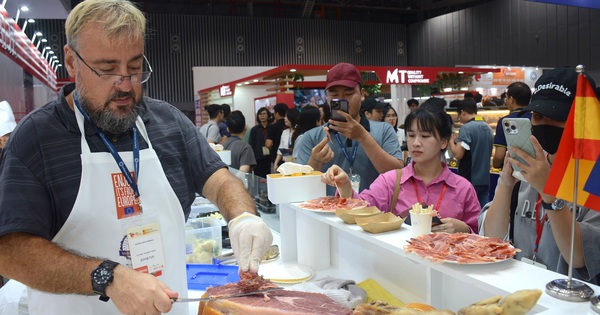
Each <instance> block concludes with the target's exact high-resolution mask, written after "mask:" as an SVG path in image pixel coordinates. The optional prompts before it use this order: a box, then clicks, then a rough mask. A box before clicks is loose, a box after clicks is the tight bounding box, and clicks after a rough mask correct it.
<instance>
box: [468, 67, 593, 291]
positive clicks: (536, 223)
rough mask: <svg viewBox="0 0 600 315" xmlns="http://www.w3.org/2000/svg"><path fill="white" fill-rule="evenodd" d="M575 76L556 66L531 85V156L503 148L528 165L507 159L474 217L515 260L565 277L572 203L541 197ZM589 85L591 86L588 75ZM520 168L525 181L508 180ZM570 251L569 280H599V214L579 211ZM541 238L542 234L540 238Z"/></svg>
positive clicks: (572, 71) (482, 230) (481, 230)
mask: <svg viewBox="0 0 600 315" xmlns="http://www.w3.org/2000/svg"><path fill="white" fill-rule="evenodd" d="M577 76H578V74H577V72H576V71H575V69H573V68H567V67H561V68H556V69H553V70H551V71H548V72H546V73H544V74H543V75H542V76H541V77H540V78H539V79H538V80H537V82H536V83H535V90H534V92H533V95H532V97H531V102H530V103H529V105H527V106H526V107H525V108H523V110H522V111H523V112H532V116H531V123H532V125H533V128H532V134H533V136H531V137H530V140H531V142H532V143H533V146H534V148H535V155H536V157H535V158H533V157H532V156H530V155H529V154H527V153H526V152H525V151H522V150H520V149H518V148H516V147H509V148H508V149H509V150H510V151H512V152H514V153H515V154H517V155H518V156H519V157H521V158H523V159H524V160H525V161H526V162H527V164H524V163H520V162H519V161H517V160H516V159H513V158H511V157H510V156H509V155H506V157H505V161H504V167H503V169H502V173H501V175H500V179H499V181H498V186H497V189H496V194H495V196H494V200H492V202H490V203H489V204H487V205H486V206H485V207H484V209H483V210H482V213H481V215H480V217H479V233H480V234H481V235H485V236H490V237H499V238H504V239H505V240H512V242H513V244H514V246H515V247H517V248H519V249H520V250H521V251H520V252H518V253H517V254H516V256H515V258H516V259H518V260H521V261H524V262H527V263H533V262H535V265H537V266H545V267H546V268H548V269H549V270H552V271H555V272H559V273H562V274H565V275H566V274H567V273H568V271H569V266H568V263H567V262H568V261H569V257H570V253H571V226H572V215H573V213H572V211H571V210H570V208H571V205H570V204H568V203H567V202H565V201H564V200H562V199H557V198H556V197H554V196H551V195H548V194H545V193H543V191H544V186H545V185H546V181H547V180H548V175H549V173H550V169H551V168H552V163H553V162H554V158H555V154H556V152H557V150H558V145H559V143H560V140H561V136H562V133H563V129H564V127H565V124H566V120H567V117H568V115H569V111H570V109H571V105H572V104H573V101H574V99H575V92H576V90H577ZM588 79H589V81H590V84H591V85H592V86H595V84H594V81H593V80H592V78H590V77H589V76H588ZM513 165H514V166H517V167H520V168H521V169H522V170H523V171H522V172H521V174H522V175H523V177H524V178H525V180H527V181H518V180H517V179H516V178H515V177H513V175H512V173H513ZM578 208H579V211H578V212H577V218H576V219H577V223H576V226H575V231H574V233H575V243H574V247H573V250H574V251H573V265H572V267H573V271H574V272H573V277H575V278H578V279H582V280H585V281H588V282H590V283H594V284H599V283H600V282H599V281H600V250H599V249H598V243H599V242H600V212H597V211H593V210H590V209H588V208H584V207H579V206H578ZM540 234H541V235H540Z"/></svg>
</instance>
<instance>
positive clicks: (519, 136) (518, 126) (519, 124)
mask: <svg viewBox="0 0 600 315" xmlns="http://www.w3.org/2000/svg"><path fill="white" fill-rule="evenodd" d="M502 130H504V136H505V137H506V145H507V150H508V147H511V146H515V147H517V148H519V149H521V150H523V151H525V152H527V154H529V155H531V156H532V157H534V158H535V149H534V148H533V144H532V143H531V140H529V137H530V136H531V120H529V119H528V118H504V119H503V120H502ZM508 151H509V154H510V157H511V158H514V159H516V160H517V161H519V162H521V163H523V164H527V162H525V160H523V159H522V158H520V157H519V156H517V155H516V154H513V153H512V152H510V150H508ZM513 170H514V172H513V176H514V177H515V178H518V179H520V180H524V178H523V177H522V176H521V175H520V173H521V169H520V168H519V167H516V166H514V165H513ZM516 173H517V174H516Z"/></svg>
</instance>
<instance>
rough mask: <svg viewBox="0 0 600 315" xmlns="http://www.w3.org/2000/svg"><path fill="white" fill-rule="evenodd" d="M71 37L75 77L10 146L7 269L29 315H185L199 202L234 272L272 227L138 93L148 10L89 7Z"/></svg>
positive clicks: (2, 240)
mask: <svg viewBox="0 0 600 315" xmlns="http://www.w3.org/2000/svg"><path fill="white" fill-rule="evenodd" d="M65 29H66V30H65V31H66V32H65V33H66V39H67V44H66V45H65V46H64V61H65V62H64V65H65V69H66V70H67V71H68V73H69V75H70V76H71V77H72V78H73V80H74V83H70V84H67V85H65V86H64V87H62V88H61V90H60V92H59V94H58V97H57V98H56V99H55V100H53V101H51V102H49V103H47V104H45V105H42V106H41V107H39V108H38V109H36V110H35V111H33V112H31V113H29V114H28V115H27V116H26V117H24V118H23V119H21V120H20V121H19V126H18V127H17V128H16V129H15V131H14V132H13V133H12V134H11V136H10V140H9V141H8V143H7V146H6V148H5V150H4V151H3V152H2V161H1V164H0V253H1V254H0V274H2V275H3V276H5V277H8V278H10V279H12V280H10V281H9V284H10V283H11V282H13V281H18V282H20V283H23V284H24V285H26V286H27V287H28V288H27V290H26V292H27V297H26V299H27V303H28V310H29V314H30V315H82V314H86V315H113V314H161V313H169V314H170V315H184V314H186V315H189V314H190V311H189V307H188V305H187V303H173V299H175V298H178V297H185V296H187V295H188V293H187V292H188V287H187V281H186V279H187V277H186V254H185V221H186V219H187V217H188V216H189V214H190V211H191V205H192V203H193V202H194V200H195V199H196V194H202V195H203V196H204V197H206V199H208V200H209V201H211V202H212V203H214V204H215V206H217V207H218V209H219V211H220V212H221V214H222V215H223V217H224V218H225V219H226V220H227V221H228V224H229V237H230V239H231V245H232V248H233V253H234V255H235V257H236V259H237V262H238V266H239V272H240V273H246V272H249V273H252V274H256V273H257V272H258V266H259V263H260V262H261V261H262V258H263V256H264V254H265V252H266V250H267V249H268V247H269V246H270V245H271V243H272V240H273V235H272V233H271V230H270V229H269V227H268V226H267V225H266V224H265V223H264V221H263V220H262V219H261V218H260V217H258V216H257V215H255V214H256V208H255V204H254V201H253V199H252V197H251V196H250V195H249V194H248V191H247V190H246V188H245V187H244V185H243V183H242V182H241V181H240V180H239V179H237V178H236V177H235V176H234V175H233V174H231V172H230V171H229V169H228V168H227V165H225V163H223V162H222V161H221V159H220V158H219V156H218V155H217V153H216V152H214V150H212V149H211V148H210V146H209V144H208V142H207V141H206V139H205V138H204V136H203V135H202V134H201V133H200V132H199V130H198V128H196V126H194V124H193V123H192V122H191V121H190V119H188V117H186V116H185V115H184V114H183V113H182V112H181V111H180V110H178V109H177V108H175V107H174V106H172V105H170V104H168V103H166V102H164V101H160V100H156V99H152V98H149V97H145V96H143V95H144V89H143V83H145V82H147V81H148V80H149V79H150V74H151V73H152V68H151V66H150V62H149V60H148V59H147V58H146V57H145V55H144V42H145V38H146V18H145V17H144V14H143V12H142V11H140V10H139V9H138V8H137V7H136V6H135V5H134V4H133V3H132V2H130V1H126V0H86V1H82V2H80V3H79V4H77V5H76V6H75V7H74V8H73V10H72V11H71V12H70V13H69V15H68V17H67V19H66V22H65ZM216 130H217V133H218V128H216ZM198 277H206V276H205V275H198ZM5 287H6V286H5ZM5 287H3V288H2V289H0V301H2V297H4V296H6V294H5V292H4V291H3V290H4V288H5ZM0 306H4V305H3V304H0ZM12 314H17V312H16V311H15V312H13V313H12Z"/></svg>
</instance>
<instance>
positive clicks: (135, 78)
mask: <svg viewBox="0 0 600 315" xmlns="http://www.w3.org/2000/svg"><path fill="white" fill-rule="evenodd" d="M71 49H73V51H74V52H75V55H77V58H79V60H81V62H83V64H84V65H86V66H87V67H88V68H89V69H90V70H91V71H92V72H93V73H94V74H95V75H97V76H98V77H99V78H101V79H103V80H104V81H107V82H112V85H113V86H118V85H119V84H121V83H122V82H123V80H125V78H129V81H130V82H131V84H142V83H146V82H147V81H148V79H150V75H151V74H152V66H150V62H148V59H146V56H145V55H142V56H143V57H144V61H145V62H146V64H147V65H148V69H149V70H150V71H144V72H139V73H134V74H130V75H122V74H116V73H100V72H98V71H96V70H94V68H92V67H90V65H88V64H87V62H85V60H83V58H81V55H79V53H78V52H77V50H75V49H74V48H73V47H71Z"/></svg>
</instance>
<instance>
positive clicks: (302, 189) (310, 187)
mask: <svg viewBox="0 0 600 315" xmlns="http://www.w3.org/2000/svg"><path fill="white" fill-rule="evenodd" d="M321 174H322V173H321V172H316V171H315V172H310V173H308V174H305V175H297V176H283V175H281V174H268V175H267V194H268V197H269V200H270V201H271V202H272V203H274V204H279V203H288V202H299V201H306V200H311V199H315V198H319V197H323V196H325V195H326V194H327V190H326V188H325V183H323V182H321Z"/></svg>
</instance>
